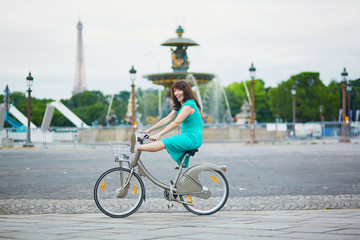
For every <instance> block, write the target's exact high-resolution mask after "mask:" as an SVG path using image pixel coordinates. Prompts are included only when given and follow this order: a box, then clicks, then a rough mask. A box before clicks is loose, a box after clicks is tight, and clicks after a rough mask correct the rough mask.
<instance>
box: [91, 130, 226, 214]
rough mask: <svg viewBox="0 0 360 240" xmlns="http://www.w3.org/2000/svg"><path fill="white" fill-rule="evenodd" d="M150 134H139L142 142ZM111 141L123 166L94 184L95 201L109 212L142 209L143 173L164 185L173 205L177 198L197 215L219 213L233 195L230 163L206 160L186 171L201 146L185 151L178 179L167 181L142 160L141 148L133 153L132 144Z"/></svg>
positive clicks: (143, 198)
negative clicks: (228, 172) (228, 173)
mask: <svg viewBox="0 0 360 240" xmlns="http://www.w3.org/2000/svg"><path fill="white" fill-rule="evenodd" d="M148 137H149V135H146V134H143V133H141V132H138V133H137V136H136V138H137V141H139V143H140V144H143V142H144V140H145V139H147V138H148ZM110 145H111V146H112V148H113V152H114V156H115V162H118V163H119V167H115V168H112V169H109V170H107V171H105V172H104V173H103V174H102V175H101V176H100V177H99V179H98V180H97V181H96V184H95V187H94V200H95V203H96V205H97V207H98V208H99V209H100V211H101V212H103V213H104V214H106V215H107V216H110V217H114V218H123V217H127V216H129V215H131V214H133V213H135V212H136V211H137V210H138V209H139V207H140V206H141V204H142V203H143V201H144V200H145V199H146V198H145V185H144V182H143V180H142V179H141V177H147V178H148V179H149V180H150V181H151V182H152V183H154V184H155V185H157V186H158V187H160V188H163V189H164V197H165V199H167V200H168V201H169V204H168V207H169V208H171V207H172V206H173V202H177V203H180V204H182V205H183V206H184V207H185V208H186V209H187V210H188V211H189V212H191V213H193V214H197V215H210V214H214V213H216V212H217V211H219V210H220V209H221V208H222V207H223V206H224V205H225V203H226V201H227V199H228V197H229V185H228V182H227V180H226V178H225V176H224V174H223V173H225V172H226V166H216V165H214V164H210V163H203V164H197V165H194V166H192V167H190V168H188V169H187V170H185V171H184V172H183V171H182V170H183V166H184V161H185V159H186V157H187V156H194V155H195V153H196V152H197V151H198V149H193V150H190V151H187V152H186V153H185V155H184V157H183V159H182V162H181V164H180V166H179V167H178V168H179V169H178V172H177V174H176V177H175V180H174V181H172V180H170V184H169V185H166V184H164V183H162V182H161V181H159V180H157V179H156V178H154V177H153V176H152V175H151V173H150V172H149V171H148V170H147V169H146V168H145V166H144V164H143V163H142V161H141V160H140V155H141V152H136V153H134V154H133V155H134V156H131V153H130V146H129V144H118V145H113V144H111V143H110ZM131 158H132V160H131ZM130 160H131V161H130ZM124 164H127V167H124V166H123V165H124Z"/></svg>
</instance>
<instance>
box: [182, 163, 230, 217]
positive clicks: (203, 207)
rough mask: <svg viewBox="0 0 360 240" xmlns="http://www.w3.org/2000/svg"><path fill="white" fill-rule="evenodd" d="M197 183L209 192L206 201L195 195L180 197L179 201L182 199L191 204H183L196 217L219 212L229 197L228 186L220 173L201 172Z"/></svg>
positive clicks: (214, 171)
mask: <svg viewBox="0 0 360 240" xmlns="http://www.w3.org/2000/svg"><path fill="white" fill-rule="evenodd" d="M199 181H200V184H201V186H202V187H203V189H208V191H210V197H209V198H207V199H204V198H200V197H197V196H196V194H188V195H181V196H180V200H182V201H184V198H185V199H186V201H188V202H192V204H193V206H191V205H187V204H183V205H184V207H185V208H186V209H187V210H188V211H189V212H192V213H194V214H197V215H210V214H213V213H216V212H217V211H219V210H220V209H221V208H222V207H223V206H224V205H225V203H226V201H227V199H228V197H229V184H228V182H227V180H226V178H225V176H224V174H222V173H221V172H220V171H216V170H210V171H202V172H200V174H199Z"/></svg>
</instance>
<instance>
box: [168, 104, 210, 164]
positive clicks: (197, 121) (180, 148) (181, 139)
mask: <svg viewBox="0 0 360 240" xmlns="http://www.w3.org/2000/svg"><path fill="white" fill-rule="evenodd" d="M184 106H190V107H192V108H194V109H195V112H193V113H192V114H190V115H189V116H188V117H187V118H186V119H185V120H184V121H183V122H182V128H181V133H180V134H179V135H175V136H171V137H169V138H164V139H163V140H161V141H162V142H163V143H164V144H165V147H166V150H167V151H168V152H169V154H170V155H171V157H172V159H173V160H174V161H175V162H177V164H178V165H179V166H180V164H181V161H182V159H183V157H184V154H185V152H186V151H188V150H192V149H195V148H198V147H200V146H201V144H202V137H203V124H202V118H201V114H200V111H199V108H198V107H197V105H196V102H195V100H193V99H188V100H187V101H186V102H185V103H184V104H183V105H182V106H181V108H180V109H179V111H177V114H178V115H179V113H180V112H181V110H182V108H183V107H184ZM189 158H190V157H187V159H186V160H185V162H184V164H185V165H184V168H187V167H188V166H189Z"/></svg>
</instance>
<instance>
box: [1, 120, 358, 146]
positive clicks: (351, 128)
mask: <svg viewBox="0 0 360 240" xmlns="http://www.w3.org/2000/svg"><path fill="white" fill-rule="evenodd" d="M250 127H251V126H250V125H249V124H243V125H239V124H233V123H231V124H204V129H203V130H204V131H203V132H204V135H203V139H204V142H231V141H233V142H247V141H249V140H250ZM254 127H255V128H254V129H255V140H256V141H264V142H266V141H272V142H278V141H292V140H303V141H310V140H319V139H322V140H324V141H325V140H327V139H340V138H343V130H344V129H345V131H346V132H344V133H345V134H346V138H348V139H350V140H351V141H352V142H355V143H359V141H360V139H359V137H360V122H351V123H347V124H345V126H344V128H343V124H342V123H339V122H311V123H296V124H293V123H257V124H255V125H254ZM143 128H144V129H145V128H146V127H143ZM26 130H27V129H26V128H20V129H15V128H2V129H0V141H1V144H3V142H4V140H5V139H10V140H11V142H13V143H15V144H16V143H24V142H25V141H26ZM178 132H179V131H178V129H175V130H173V131H172V132H171V133H170V135H175V134H178ZM131 133H132V128H131V126H129V125H127V126H117V127H90V128H71V127H51V128H46V129H44V128H32V129H31V142H32V143H35V144H43V145H44V146H46V145H47V144H74V145H75V144H85V145H93V144H100V143H106V142H107V141H121V142H127V141H129V139H130V135H131Z"/></svg>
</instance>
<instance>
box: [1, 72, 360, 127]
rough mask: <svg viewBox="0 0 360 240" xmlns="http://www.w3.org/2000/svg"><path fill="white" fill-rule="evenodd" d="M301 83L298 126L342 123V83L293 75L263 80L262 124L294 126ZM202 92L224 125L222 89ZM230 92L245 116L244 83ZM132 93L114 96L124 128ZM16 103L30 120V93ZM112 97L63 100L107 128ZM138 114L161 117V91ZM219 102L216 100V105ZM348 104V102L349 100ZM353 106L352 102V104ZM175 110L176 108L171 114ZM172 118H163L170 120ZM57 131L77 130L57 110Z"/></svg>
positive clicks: (258, 102)
mask: <svg viewBox="0 0 360 240" xmlns="http://www.w3.org/2000/svg"><path fill="white" fill-rule="evenodd" d="M294 83H295V84H296V90H297V94H296V118H297V119H296V120H297V122H307V121H320V112H319V109H320V106H322V108H323V117H324V120H325V121H334V120H335V121H337V119H338V114H339V108H341V107H342V89H341V83H339V82H335V81H331V82H330V84H329V85H328V86H325V85H324V84H323V82H322V81H321V80H320V74H319V73H317V72H302V73H299V74H296V75H293V76H291V77H290V78H289V79H288V80H286V81H282V82H280V83H279V84H278V85H277V87H273V88H267V89H265V88H264V82H263V81H262V80H259V79H258V80H255V84H254V92H255V111H256V120H257V121H258V122H272V121H274V120H275V119H276V118H281V119H283V120H284V121H288V122H292V121H293V119H292V95H291V87H292V85H293V84H294ZM351 83H352V90H351V95H350V97H351V99H350V107H351V109H352V110H353V119H352V120H355V116H354V115H355V111H356V110H358V109H360V79H356V80H351ZM245 84H246V86H247V88H248V89H249V92H250V89H251V85H250V81H246V82H245ZM200 92H201V96H202V101H203V110H204V113H206V114H209V115H211V114H213V115H214V116H215V113H213V112H212V111H213V110H215V109H218V111H217V113H216V114H218V115H216V117H217V118H218V120H219V121H222V119H221V118H222V117H223V116H224V114H225V110H226V104H225V101H224V97H223V92H222V89H219V88H218V87H216V85H215V84H213V85H211V84H210V85H201V86H200ZM225 92H226V95H227V98H228V101H229V105H230V109H231V113H232V117H235V115H236V114H238V113H240V112H241V106H242V104H243V103H244V100H245V99H247V94H246V91H245V87H244V82H240V83H237V82H234V83H232V84H230V85H228V86H227V87H225ZM167 94H168V92H167V91H165V90H164V91H162V93H161V103H162V108H164V106H165V99H166V97H167ZM129 98H130V92H129V91H121V92H119V93H118V94H115V95H114V99H113V103H112V107H111V108H112V109H113V110H114V112H115V114H116V116H117V119H118V120H119V123H124V118H125V115H126V112H127V107H128V103H129ZM3 99H4V95H0V103H1V102H3ZM10 99H11V101H12V104H14V105H15V106H16V108H17V109H18V110H19V111H20V112H22V113H23V114H24V115H25V116H27V93H22V92H13V93H11V96H10ZM110 99H111V95H106V96H104V95H103V93H102V92H100V91H85V92H82V93H79V94H76V95H74V96H72V97H71V98H70V99H62V100H61V102H62V103H63V104H64V105H65V106H67V107H68V108H69V109H70V110H71V111H73V112H74V113H75V114H76V115H77V116H79V117H80V119H82V120H83V121H84V122H85V123H86V124H88V125H91V124H92V123H94V122H95V121H97V123H98V124H102V125H106V114H107V112H108V108H109V103H110ZM136 100H137V109H136V111H137V113H139V114H140V115H141V118H140V121H141V123H142V124H147V123H146V117H148V116H153V117H157V116H158V115H159V111H158V103H159V96H158V90H155V89H146V90H143V89H141V88H139V89H137V90H136ZM215 100H216V101H215ZM346 100H347V101H348V99H347V98H346ZM52 101H53V100H51V99H36V98H31V107H32V110H31V114H32V116H31V121H32V122H33V123H34V124H35V125H37V126H41V123H42V118H43V116H44V113H45V109H46V104H47V103H49V102H52ZM347 104H348V102H347ZM170 110H171V109H170ZM164 114H166V113H162V116H164ZM51 126H59V127H60V126H73V124H72V123H71V122H70V121H69V120H68V119H66V118H65V117H64V116H63V115H62V114H61V113H60V112H59V111H57V110H55V111H54V116H53V119H52V122H51Z"/></svg>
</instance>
